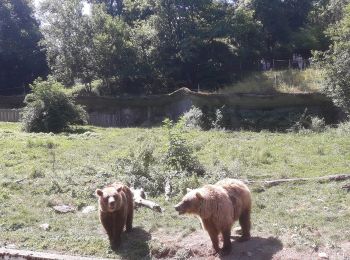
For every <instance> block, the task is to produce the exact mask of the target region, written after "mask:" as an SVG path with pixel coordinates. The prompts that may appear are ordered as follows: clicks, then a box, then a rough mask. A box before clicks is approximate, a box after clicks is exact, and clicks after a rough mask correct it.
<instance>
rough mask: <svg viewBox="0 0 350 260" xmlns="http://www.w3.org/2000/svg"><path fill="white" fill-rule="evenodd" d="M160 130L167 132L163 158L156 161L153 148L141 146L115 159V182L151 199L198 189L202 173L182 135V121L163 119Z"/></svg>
mask: <svg viewBox="0 0 350 260" xmlns="http://www.w3.org/2000/svg"><path fill="white" fill-rule="evenodd" d="M163 127H164V128H165V130H166V131H167V133H168V142H167V144H166V146H165V147H164V150H165V152H164V156H162V157H160V158H156V157H155V156H154V154H153V150H154V148H153V146H151V145H149V144H147V145H144V144H143V145H141V146H140V149H138V150H136V151H135V152H132V153H130V154H129V155H128V156H126V157H123V158H120V159H118V160H117V162H116V167H115V172H116V174H117V175H118V178H119V179H122V180H123V181H125V182H128V183H130V184H131V185H132V186H133V187H135V188H140V187H142V188H144V189H145V190H146V191H147V192H148V193H150V195H152V196H155V195H160V194H164V193H165V191H166V190H168V189H169V191H167V193H170V194H167V195H171V194H178V193H183V192H184V191H185V190H186V188H187V187H196V186H198V179H197V177H198V176H202V175H203V174H204V172H205V171H204V167H203V166H202V165H201V164H200V163H199V161H198V159H197V157H196V156H194V155H193V150H192V148H191V147H190V146H189V145H188V144H187V142H186V140H185V138H184V136H183V133H184V132H183V131H184V121H183V120H182V121H180V122H179V123H177V124H175V123H173V122H172V121H170V120H169V119H167V120H165V121H164V126H163ZM166 186H167V187H166Z"/></svg>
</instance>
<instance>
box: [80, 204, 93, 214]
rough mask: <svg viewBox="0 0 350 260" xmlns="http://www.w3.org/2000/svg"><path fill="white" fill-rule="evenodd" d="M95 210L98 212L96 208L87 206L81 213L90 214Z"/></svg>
mask: <svg viewBox="0 0 350 260" xmlns="http://www.w3.org/2000/svg"><path fill="white" fill-rule="evenodd" d="M95 210H96V207H95V206H86V207H84V208H83V209H82V211H81V213H83V214H88V213H90V212H93V211H95Z"/></svg>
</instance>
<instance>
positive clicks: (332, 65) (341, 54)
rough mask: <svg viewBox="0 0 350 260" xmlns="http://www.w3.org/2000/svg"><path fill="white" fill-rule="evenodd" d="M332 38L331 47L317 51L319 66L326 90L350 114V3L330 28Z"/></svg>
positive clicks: (316, 56)
mask: <svg viewBox="0 0 350 260" xmlns="http://www.w3.org/2000/svg"><path fill="white" fill-rule="evenodd" d="M328 35H329V36H330V38H331V40H332V45H331V47H330V49H329V50H328V51H326V52H324V53H315V58H316V60H317V61H318V66H319V67H321V68H322V69H323V70H324V81H323V86H324V91H325V93H326V94H327V95H328V96H329V97H331V98H332V99H333V101H334V103H335V104H336V105H338V106H339V107H341V108H342V109H343V110H344V111H345V112H346V113H347V114H350V83H349V82H350V72H349V67H350V44H349V37H350V5H348V6H347V7H346V8H344V10H343V18H342V19H341V20H340V21H339V22H336V23H335V24H334V25H333V26H331V27H330V28H329V29H328Z"/></svg>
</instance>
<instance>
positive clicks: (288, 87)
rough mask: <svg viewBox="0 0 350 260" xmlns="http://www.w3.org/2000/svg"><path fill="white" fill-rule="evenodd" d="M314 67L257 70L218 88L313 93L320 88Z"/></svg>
mask: <svg viewBox="0 0 350 260" xmlns="http://www.w3.org/2000/svg"><path fill="white" fill-rule="evenodd" d="M321 80H322V77H321V71H319V70H316V69H306V70H304V71H299V70H282V71H266V72H257V73H253V74H252V75H250V76H248V77H246V78H244V79H243V80H242V81H240V82H238V83H235V84H233V85H230V86H226V87H225V88H223V89H221V90H220V93H225V94H228V93H269V94H271V93H276V92H281V93H310V92H311V93H313V92H319V91H320V89H321Z"/></svg>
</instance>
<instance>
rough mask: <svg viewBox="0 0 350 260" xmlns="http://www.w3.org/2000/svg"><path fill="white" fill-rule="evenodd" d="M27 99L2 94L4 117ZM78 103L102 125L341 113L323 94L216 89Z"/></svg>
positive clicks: (330, 118)
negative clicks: (221, 115) (190, 116)
mask: <svg viewBox="0 0 350 260" xmlns="http://www.w3.org/2000/svg"><path fill="white" fill-rule="evenodd" d="M23 99H24V97H12V98H11V99H9V98H8V97H1V96H0V121H7V122H16V121H18V120H19V115H20V109H19V108H21V107H23V106H24V104H23ZM76 102H77V103H78V104H80V105H83V106H84V107H85V109H86V111H87V112H88V114H89V119H88V123H89V124H90V125H96V126H102V127H134V126H141V127H147V126H156V125H159V124H161V122H162V121H163V120H164V119H165V118H170V119H172V120H176V119H178V118H179V117H180V116H181V115H183V114H184V113H185V112H187V111H189V110H190V109H191V107H192V106H196V107H199V108H201V109H203V110H206V111H209V113H210V111H213V110H214V111H215V109H218V108H220V109H221V108H224V109H225V110H226V111H227V112H228V113H230V116H231V118H230V120H231V123H232V128H240V127H244V125H246V124H249V126H252V127H253V128H254V126H255V125H256V124H257V123H259V124H261V125H263V126H261V127H262V128H266V126H267V127H268V125H270V126H273V125H274V124H275V123H281V122H282V121H283V120H286V119H288V118H289V117H292V116H293V115H295V114H302V113H303V112H304V110H305V109H308V111H309V112H310V113H311V114H312V115H314V116H318V117H322V118H324V119H325V120H326V123H327V124H333V123H336V122H337V121H339V118H340V114H339V110H338V109H337V108H335V106H334V105H333V103H332V102H331V100H330V99H328V98H327V97H325V96H324V95H321V94H318V93H303V94H290V93H276V94H271V95H261V94H217V93H201V92H199V93H198V92H193V91H191V90H189V89H187V88H182V89H179V90H177V91H175V92H173V93H170V94H164V95H152V96H140V97H96V96H81V97H76ZM271 119H273V121H271ZM288 120H289V119H288ZM265 123H266V124H265Z"/></svg>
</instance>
